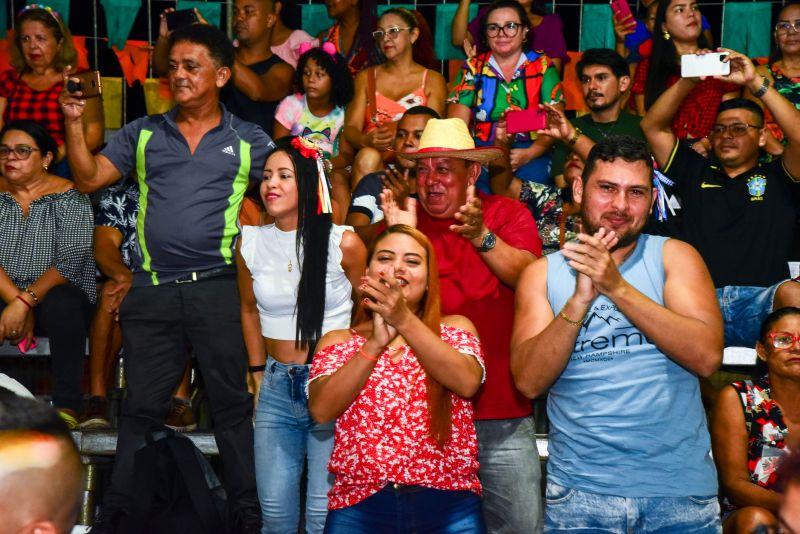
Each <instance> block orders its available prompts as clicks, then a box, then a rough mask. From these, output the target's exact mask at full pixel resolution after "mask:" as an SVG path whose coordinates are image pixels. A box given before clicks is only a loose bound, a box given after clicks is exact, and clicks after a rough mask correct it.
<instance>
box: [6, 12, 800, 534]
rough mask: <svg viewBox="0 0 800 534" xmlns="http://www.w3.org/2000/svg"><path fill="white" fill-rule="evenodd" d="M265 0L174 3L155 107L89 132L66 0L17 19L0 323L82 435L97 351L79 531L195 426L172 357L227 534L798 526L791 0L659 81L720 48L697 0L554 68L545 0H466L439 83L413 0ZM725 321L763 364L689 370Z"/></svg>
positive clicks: (794, 33)
mask: <svg viewBox="0 0 800 534" xmlns="http://www.w3.org/2000/svg"><path fill="white" fill-rule="evenodd" d="M290 6H291V3H290V2H283V1H282V0H235V1H234V7H233V20H232V30H233V33H234V35H233V36H228V35H226V34H225V33H224V32H222V31H221V30H220V29H218V28H216V27H214V26H213V25H210V24H208V23H207V22H206V21H205V20H204V19H203V17H202V16H201V15H200V13H199V12H196V13H195V16H196V18H197V22H196V23H194V24H190V25H187V26H183V27H179V28H170V27H169V25H168V23H167V20H168V18H169V14H170V12H171V11H173V10H172V9H167V10H166V11H165V12H164V13H163V14H162V15H161V24H160V27H159V35H158V39H157V41H156V43H154V48H153V52H152V58H153V66H154V70H155V71H156V72H157V73H159V74H161V75H163V76H164V77H165V78H166V79H167V80H168V83H169V87H170V90H171V92H172V96H173V100H174V104H175V105H174V107H173V109H171V110H170V111H168V112H167V113H164V114H161V115H151V116H147V117H141V118H138V119H135V120H133V121H131V122H129V123H128V124H125V125H124V126H123V127H122V128H121V129H120V130H119V131H117V132H114V133H112V134H109V135H106V134H105V132H104V126H103V124H104V121H103V112H102V99H101V98H87V97H86V96H87V95H84V93H83V92H82V91H81V88H79V89H77V90H75V89H74V88H73V87H72V86H73V83H74V82H78V81H80V79H78V78H76V75H77V74H79V73H77V72H76V71H75V69H74V65H75V64H76V53H75V50H74V48H73V46H72V41H71V36H70V32H69V29H68V28H67V26H66V25H65V24H64V22H63V20H62V18H61V16H60V15H59V14H58V13H57V12H56V11H54V10H53V9H51V8H49V7H46V6H42V5H39V4H32V5H29V6H27V7H25V8H24V9H22V10H21V11H20V12H19V13H18V14H17V18H16V24H15V30H16V31H15V32H14V35H13V39H12V41H11V52H12V63H11V65H12V68H11V69H9V70H7V71H5V72H3V73H0V113H1V114H2V118H1V119H0V297H2V300H0V340H4V341H7V342H9V343H11V344H13V345H17V346H18V347H19V351H20V353H23V354H24V353H25V352H27V351H28V350H31V348H32V347H35V346H36V343H37V338H38V337H41V336H47V338H48V339H49V342H50V351H51V356H52V376H53V379H52V391H51V392H50V395H51V398H52V404H53V406H54V407H55V408H56V410H57V413H58V415H59V416H60V419H61V420H62V421H63V422H64V424H66V425H67V426H68V427H69V428H81V429H83V430H90V429H98V428H108V427H109V426H110V421H109V418H108V412H109V405H108V400H107V397H108V395H107V389H108V383H109V380H110V375H111V369H112V368H113V366H114V363H115V361H116V359H117V356H118V353H119V351H120V348H124V354H125V373H126V383H127V384H126V395H125V401H124V406H123V409H122V414H121V417H120V419H119V426H118V436H119V438H118V445H117V451H116V456H115V462H114V468H113V474H112V477H111V483H110V487H109V488H108V489H107V491H106V492H105V495H104V498H103V510H102V513H101V514H100V516H99V517H98V518H97V521H96V524H95V526H94V529H93V532H98V533H103V532H114V531H115V528H116V525H118V524H119V523H120V521H121V520H122V519H123V518H124V516H125V515H126V514H127V513H128V512H129V510H130V507H129V505H130V502H131V499H132V498H133V495H132V494H131V491H132V489H133V488H134V487H135V483H134V482H135V479H136V476H137V473H136V466H135V453H136V451H137V449H138V448H139V447H140V446H141V445H142V444H143V443H144V442H145V435H146V433H147V432H148V430H149V429H150V428H151V427H152V426H153V425H154V424H156V425H158V424H164V423H166V424H168V425H169V426H172V427H173V428H177V429H180V430H192V429H193V428H195V427H196V422H195V421H194V418H193V415H192V410H191V403H190V401H189V397H190V385H189V376H190V371H191V369H192V360H195V361H196V366H197V368H198V371H199V372H200V374H201V375H202V377H203V387H204V388H205V391H206V395H207V398H208V400H209V406H210V413H211V419H212V422H213V429H214V433H215V438H216V441H217V446H218V449H219V452H220V456H221V459H222V463H223V465H224V477H223V478H224V483H225V489H226V492H227V495H228V502H229V507H230V527H231V530H232V531H235V532H264V533H272V532H296V531H297V530H298V528H299V526H300V525H301V524H304V525H305V526H304V528H305V530H306V532H308V533H319V532H323V531H324V532H334V533H338V532H342V533H345V532H346V533H351V532H365V533H367V532H378V531H387V532H388V531H391V530H393V529H395V528H401V526H402V528H408V529H411V530H416V529H420V530H424V531H431V532H451V531H453V532H454V531H458V532H470V533H472V532H475V533H479V532H491V533H518V532H540V531H542V530H546V531H549V532H560V531H570V530H581V529H606V530H604V531H613V532H623V531H651V530H653V531H658V530H659V529H666V530H669V529H673V531H686V532H719V531H721V530H722V529H723V528H724V530H725V532H751V531H753V530H754V529H757V528H772V529H779V528H784V529H786V528H787V527H791V528H795V529H797V528H798V525H797V524H794V523H793V522H796V521H797V517H796V515H792V514H791V513H790V512H791V510H792V508H791V507H790V506H789V505H787V504H786V502H788V501H790V500H791V499H795V500H796V499H797V492H798V491H799V490H798V489H797V488H798V482H797V472H796V471H797V460H796V459H794V460H789V459H787V458H788V457H789V451H790V450H793V449H797V448H798V447H800V440H798V439H797V437H796V436H795V435H793V430H794V429H795V428H796V427H797V424H800V283H799V281H798V278H800V277H797V276H796V273H795V278H794V279H793V278H792V276H791V275H790V264H792V263H793V262H798V261H800V249H799V248H798V243H799V242H800V232H798V231H797V229H798V215H800V210H798V207H800V185H798V182H800V90H798V86H800V4H796V3H789V4H787V5H786V6H785V7H783V8H782V9H781V11H780V12H779V14H778V16H777V19H776V20H775V23H774V32H773V38H774V42H773V43H772V44H773V53H772V55H771V56H770V57H769V58H767V62H766V63H764V64H759V62H758V61H756V58H749V57H747V56H745V55H743V54H741V53H739V52H737V51H735V50H727V49H719V50H718V51H720V52H724V56H723V58H722V59H721V61H723V62H724V63H725V64H726V65H727V67H729V73H728V74H720V75H713V76H703V77H682V76H681V60H682V57H683V56H686V55H695V54H699V55H705V54H710V53H714V52H715V49H713V46H712V43H711V38H712V32H711V31H710V29H711V28H710V27H709V24H708V21H706V20H705V18H704V17H702V15H701V13H700V5H699V4H698V3H697V2H696V1H695V0H654V1H647V2H644V1H643V2H642V5H640V6H639V9H638V12H637V16H638V18H636V19H635V18H633V17H631V16H628V17H626V16H623V15H619V14H615V15H614V20H613V30H614V34H615V36H616V39H617V46H616V50H612V49H605V48H594V49H589V50H585V51H584V52H583V53H582V54H581V57H580V59H579V60H578V61H577V62H576V64H575V65H569V66H568V65H567V64H568V62H569V61H570V57H569V55H568V54H567V50H566V45H565V41H564V36H563V34H562V29H563V28H562V25H563V21H562V20H561V18H560V16H559V14H558V13H557V12H556V13H550V12H548V9H547V7H546V6H545V4H544V2H540V1H538V0H522V1H517V0H494V1H493V2H492V3H490V4H488V5H486V6H483V7H482V8H481V9H480V11H479V12H478V16H477V17H476V18H475V19H474V20H472V21H470V20H468V18H469V17H468V13H469V11H470V1H469V0H460V2H459V5H458V9H457V11H456V13H455V17H454V19H453V21H452V39H451V40H452V43H453V44H454V45H457V46H463V48H464V52H465V54H466V56H467V58H466V60H465V61H464V62H463V65H462V66H461V68H460V70H459V71H458V72H457V74H456V75H455V77H454V79H453V80H451V83H449V84H448V83H447V81H446V80H445V77H444V76H443V75H442V74H441V73H440V72H439V62H438V61H436V59H435V56H434V53H433V39H432V36H431V31H430V28H429V26H428V23H427V22H426V20H425V18H424V17H423V16H422V15H421V14H420V13H419V12H416V11H412V10H409V9H406V8H404V7H391V8H390V9H388V10H386V11H384V12H382V14H381V16H380V17H378V15H377V11H376V5H375V3H374V0H351V1H346V0H328V1H327V2H326V6H327V10H328V16H329V17H330V18H331V19H333V20H334V21H335V22H334V24H333V26H331V28H329V29H328V30H325V31H322V32H321V33H320V34H319V35H317V36H315V37H312V36H311V35H309V34H308V33H306V32H304V31H302V30H300V29H297V28H294V27H293V24H292V17H290V16H289V15H288V11H289V8H290ZM232 37H233V38H235V39H232ZM567 68H570V69H574V71H575V73H576V74H577V77H578V80H579V82H580V90H581V94H582V97H583V100H582V102H566V101H565V96H564V95H565V94H568V93H567V92H565V91H564V90H563V85H562V84H563V82H562V79H563V77H564V76H565V75H564V72H565V69H567ZM83 89H85V86H84V87H83ZM567 104H571V105H567ZM575 108H585V109H588V112H587V113H586V114H583V115H580V116H575V115H573V114H571V113H567V112H566V111H565V109H575ZM520 117H524V119H520ZM533 121H537V122H536V123H534V122H533ZM538 121H541V122H538ZM520 124H521V126H520ZM104 137H106V139H105V142H104ZM273 139H275V141H274V142H273ZM93 201H94V206H93ZM281 298H282V299H283V300H280V299H281ZM87 338H88V340H89V348H90V366H89V378H90V380H89V382H90V384H91V388H90V392H89V393H90V395H89V396H88V397H84V391H82V389H81V382H82V376H83V369H84V367H83V357H84V354H85V347H86V340H87ZM728 346H744V347H749V348H754V349H755V352H756V354H757V357H758V361H759V362H761V363H760V364H759V365H758V366H754V368H753V369H752V373H753V374H752V376H749V377H741V380H737V381H736V382H734V383H733V384H731V385H725V384H723V387H722V389H721V390H719V391H718V392H714V393H713V394H711V395H710V396H709V395H706V391H703V395H701V385H703V386H704V387H706V386H707V385H708V382H707V380H706V379H708V377H710V376H711V375H712V374H714V373H715V372H716V371H717V370H718V369H719V367H720V364H721V362H722V352H723V348H725V347H728ZM545 397H546V398H547V417H548V420H549V424H550V433H549V460H548V463H547V475H546V479H547V482H546V492H545V495H542V494H541V490H540V488H541V487H542V483H541V481H542V478H543V475H542V473H541V471H540V462H539V451H538V449H537V443H536V435H535V428H536V425H535V422H534V419H533V408H532V404H531V399H536V398H545ZM0 401H2V398H0ZM704 401H706V406H704ZM707 411H708V414H709V415H708V416H707V415H706V413H707ZM0 415H2V403H0ZM709 429H710V430H709ZM26 439H27V438H26ZM712 448H713V458H712V455H711V454H710V452H711V450H712ZM1 451H2V447H0V452H1ZM63 454H66V453H63ZM70 454H72V452H70ZM0 458H1V457H0ZM782 461H785V462H786V464H787V467H786V472H787V473H789V474H788V475H786V476H784V477H781V476H779V474H778V473H779V465H781V463H782ZM3 469H4V465H3V464H2V462H0V491H4V486H3V483H2V476H3V473H4V471H3ZM25 469H27V468H25ZM7 471H9V472H11V470H8V469H7ZM14 476H17V475H14ZM303 477H305V480H302V478H303ZM718 480H719V482H718ZM301 491H304V492H305V495H301ZM784 493H785V498H784V495H783V494H784ZM2 506H3V503H2V502H0V509H2ZM303 507H304V508H303ZM20 517H22V515H20ZM65 517H66V516H65ZM70 517H71V516H70ZM65 520H66V519H63V518H61V519H59V521H62V522H63V521H65ZM20 521H22V519H20Z"/></svg>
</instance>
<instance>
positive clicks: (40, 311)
mask: <svg viewBox="0 0 800 534" xmlns="http://www.w3.org/2000/svg"><path fill="white" fill-rule="evenodd" d="M5 307H6V305H5V303H4V302H0V313H2V312H3V310H4V309H5ZM93 311H94V306H93V305H92V304H91V303H90V302H89V299H88V298H87V297H86V293H84V292H83V290H81V289H80V288H78V287H76V286H74V285H72V284H61V285H57V286H56V287H54V288H53V289H51V290H50V291H49V292H48V293H47V296H46V297H45V298H43V299H41V302H40V303H39V305H38V306H36V307H35V308H34V309H33V333H34V336H36V337H40V336H47V338H48V339H49V340H50V356H51V358H52V370H53V393H52V395H53V405H55V407H56V408H67V409H70V410H75V411H76V412H77V411H80V409H81V400H82V395H81V379H82V378H83V358H84V356H86V336H87V334H88V331H89V322H90V321H91V319H92V313H93ZM0 341H2V340H0Z"/></svg>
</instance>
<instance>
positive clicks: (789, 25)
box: [775, 20, 800, 34]
mask: <svg viewBox="0 0 800 534" xmlns="http://www.w3.org/2000/svg"><path fill="white" fill-rule="evenodd" d="M790 30H794V31H796V32H800V20H796V21H794V22H779V23H777V24H776V25H775V33H780V34H785V33H789V31H790Z"/></svg>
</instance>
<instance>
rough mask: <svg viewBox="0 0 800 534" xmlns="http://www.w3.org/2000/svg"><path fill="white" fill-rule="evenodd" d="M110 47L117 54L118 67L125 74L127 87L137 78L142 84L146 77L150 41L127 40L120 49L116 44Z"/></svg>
mask: <svg viewBox="0 0 800 534" xmlns="http://www.w3.org/2000/svg"><path fill="white" fill-rule="evenodd" d="M112 48H113V50H114V53H115V54H116V55H117V59H118V60H119V65H120V67H122V74H123V75H124V76H125V81H126V82H127V83H128V87H131V86H133V83H134V82H135V81H137V80H138V81H139V83H140V84H142V85H144V82H145V80H146V79H147V68H148V67H149V65H150V43H148V42H147V41H132V40H128V41H126V42H125V48H123V49H122V50H119V49H118V48H117V46H116V45H114V46H112Z"/></svg>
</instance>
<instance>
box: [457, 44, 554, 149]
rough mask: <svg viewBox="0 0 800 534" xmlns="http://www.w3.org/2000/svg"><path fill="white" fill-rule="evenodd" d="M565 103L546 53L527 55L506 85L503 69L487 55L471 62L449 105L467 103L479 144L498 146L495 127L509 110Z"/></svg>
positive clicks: (520, 138)
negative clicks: (562, 101)
mask: <svg viewBox="0 0 800 534" xmlns="http://www.w3.org/2000/svg"><path fill="white" fill-rule="evenodd" d="M561 100H562V88H561V80H560V79H559V77H558V69H556V68H555V66H554V65H553V62H552V61H550V58H548V57H547V56H546V55H544V54H540V53H537V52H525V53H523V54H522V55H521V56H520V58H519V64H518V65H517V69H516V71H515V72H514V76H513V77H512V79H511V81H510V82H506V81H505V78H504V77H503V74H502V73H501V71H500V68H499V66H498V65H497V63H496V62H495V60H494V58H493V57H492V53H491V52H486V53H485V54H481V55H478V56H475V57H473V58H471V59H468V60H467V61H465V62H464V65H463V66H462V67H461V72H459V74H458V78H457V79H456V82H455V85H454V87H453V90H452V91H450V96H449V97H448V99H447V102H448V103H456V104H463V105H465V106H467V107H468V108H470V109H471V110H472V117H473V119H474V121H473V127H472V128H473V131H472V136H473V137H474V138H475V144H477V145H480V146H487V145H491V144H493V143H494V130H495V124H496V123H497V121H498V120H499V119H500V117H501V116H502V114H503V112H504V111H505V110H507V109H512V110H522V109H535V108H536V107H538V106H539V104H556V103H559V102H561ZM533 139H536V133H535V132H530V133H520V134H517V137H516V138H515V140H516V141H531V140H533Z"/></svg>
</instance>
